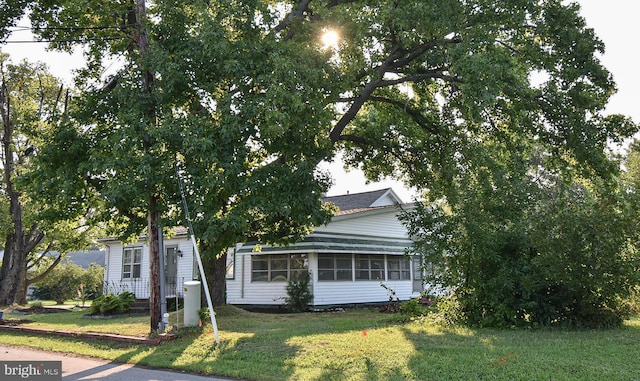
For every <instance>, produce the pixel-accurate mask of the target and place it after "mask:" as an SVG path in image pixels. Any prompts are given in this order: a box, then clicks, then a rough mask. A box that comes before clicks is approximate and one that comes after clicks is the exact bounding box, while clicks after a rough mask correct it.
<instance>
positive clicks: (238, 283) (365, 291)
mask: <svg viewBox="0 0 640 381" xmlns="http://www.w3.org/2000/svg"><path fill="white" fill-rule="evenodd" d="M254 255H260V254H254ZM318 255H322V254H315V253H311V254H309V271H310V272H311V274H312V280H313V282H312V291H313V295H314V299H313V305H315V306H326V305H337V304H358V303H378V302H387V301H389V292H388V291H387V290H386V289H385V288H383V287H382V286H381V283H384V284H385V285H386V286H387V287H389V288H390V289H392V290H394V291H395V292H396V296H397V297H398V298H399V299H400V300H407V299H409V298H411V296H412V281H411V280H403V281H382V282H381V281H362V280H354V281H347V282H343V281H318V277H317V275H316V274H317V271H316V269H317V263H318ZM243 284H244V287H243ZM286 286H287V283H286V282H252V281H251V255H250V254H242V255H240V254H239V255H238V256H237V257H236V277H235V279H233V280H227V303H229V304H237V305H281V304H284V298H285V297H286V296H287V291H286Z"/></svg>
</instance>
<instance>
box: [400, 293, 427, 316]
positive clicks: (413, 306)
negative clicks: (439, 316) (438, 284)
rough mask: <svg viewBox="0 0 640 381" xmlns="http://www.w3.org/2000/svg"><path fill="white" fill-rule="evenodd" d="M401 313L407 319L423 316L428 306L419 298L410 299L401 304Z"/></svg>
mask: <svg viewBox="0 0 640 381" xmlns="http://www.w3.org/2000/svg"><path fill="white" fill-rule="evenodd" d="M398 312H399V313H400V315H402V316H403V317H404V318H405V319H406V320H411V319H413V318H416V317H419V316H423V315H424V314H426V313H427V308H426V307H425V306H422V305H420V300H419V299H417V298H413V299H409V300H407V301H404V302H402V303H401V304H400V309H399V310H398Z"/></svg>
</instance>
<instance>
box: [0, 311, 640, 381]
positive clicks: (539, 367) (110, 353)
mask: <svg viewBox="0 0 640 381" xmlns="http://www.w3.org/2000/svg"><path fill="white" fill-rule="evenodd" d="M81 314H82V313H80V312H64V313H59V314H42V315H34V316H29V317H22V318H29V319H31V320H34V323H32V324H33V325H37V326H40V327H52V326H55V325H56V322H55V320H56V319H55V318H52V317H51V316H52V315H58V319H57V320H58V322H59V323H58V324H59V326H60V327H63V329H66V330H69V329H72V328H73V329H77V330H82V331H96V332H108V331H109V330H117V331H116V332H118V333H122V332H121V330H124V329H127V330H128V331H127V332H129V334H138V335H141V334H143V333H144V332H146V331H147V330H148V327H147V325H148V320H147V319H148V318H144V317H143V318H141V317H130V318H124V319H121V320H117V321H108V320H88V319H82V318H81ZM45 315H46V316H45ZM216 315H217V322H218V326H219V330H220V339H221V342H220V344H219V345H215V343H214V337H213V333H212V332H211V329H210V327H208V328H209V329H206V330H205V331H204V333H203V332H201V331H200V330H199V329H182V330H181V331H180V332H179V335H178V338H177V339H176V340H174V341H173V342H170V343H166V344H163V345H160V346H158V347H147V346H143V345H127V344H112V343H107V342H95V343H89V342H83V341H79V340H73V339H63V338H52V337H45V336H37V335H21V334H14V333H0V342H2V343H6V344H17V345H26V346H33V347H38V348H44V349H47V350H53V351H61V352H73V353H78V354H83V355H90V356H95V357H101V358H105V359H110V360H116V361H122V362H131V363H138V364H144V365H147V366H152V367H163V368H174V369H180V370H185V371H191V372H198V373H207V374H215V375H221V376H232V377H239V378H245V379H250V380H607V381H614V380H627V381H628V380H640V360H639V359H640V318H636V319H632V320H629V321H627V322H626V324H625V325H624V326H623V327H621V328H618V329H611V330H604V331H587V330H584V331H562V330H492V329H478V330H474V329H468V328H463V327H442V326H438V325H435V324H433V323H429V322H426V321H415V322H410V323H396V322H394V321H393V320H392V319H391V317H392V316H393V315H388V314H382V313H379V312H377V311H374V310H363V309H355V310H349V311H347V312H345V313H308V314H257V313H250V312H245V311H242V310H239V309H236V308H233V307H224V308H220V309H218V311H217V314H216ZM63 316H64V317H63ZM5 318H15V316H13V315H5ZM74 321H75V323H74ZM126 327H131V328H126ZM111 332H113V331H111Z"/></svg>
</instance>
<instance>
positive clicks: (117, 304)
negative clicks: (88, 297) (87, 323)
mask: <svg viewBox="0 0 640 381" xmlns="http://www.w3.org/2000/svg"><path fill="white" fill-rule="evenodd" d="M135 299H136V298H135V295H134V294H133V293H132V292H129V291H125V292H123V293H121V294H119V295H114V294H111V293H109V294H107V295H102V296H100V297H98V298H97V299H96V300H94V301H93V303H91V309H90V310H89V314H90V315H119V314H123V313H125V312H127V311H129V308H131V305H132V304H133V302H134V301H135Z"/></svg>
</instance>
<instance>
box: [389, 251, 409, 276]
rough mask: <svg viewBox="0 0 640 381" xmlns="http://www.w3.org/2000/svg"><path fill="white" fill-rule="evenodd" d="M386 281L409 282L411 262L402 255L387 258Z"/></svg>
mask: <svg viewBox="0 0 640 381" xmlns="http://www.w3.org/2000/svg"><path fill="white" fill-rule="evenodd" d="M387 266H388V268H387V279H388V280H411V262H410V260H409V258H408V257H406V256H404V255H389V256H387Z"/></svg>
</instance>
